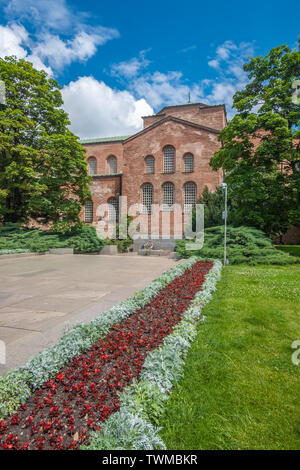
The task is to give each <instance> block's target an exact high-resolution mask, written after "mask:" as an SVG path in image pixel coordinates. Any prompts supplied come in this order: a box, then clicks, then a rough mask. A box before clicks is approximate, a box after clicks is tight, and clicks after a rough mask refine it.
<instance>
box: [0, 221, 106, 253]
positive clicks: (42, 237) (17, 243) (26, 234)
mask: <svg viewBox="0 0 300 470" xmlns="http://www.w3.org/2000/svg"><path fill="white" fill-rule="evenodd" d="M104 244H105V241H104V240H100V239H99V238H98V236H97V233H96V230H95V228H94V227H90V226H88V225H83V227H82V228H81V229H77V230H75V229H74V230H73V231H71V232H68V233H66V234H62V233H59V232H53V231H43V230H36V229H27V228H22V227H18V228H16V227H12V226H11V224H10V225H9V226H8V224H7V225H5V226H3V227H1V228H0V254H1V253H2V254H4V253H5V252H7V251H8V250H9V252H15V253H16V252H21V251H24V252H26V251H32V252H42V251H48V250H49V249H51V248H73V249H74V251H75V252H76V253H91V252H96V251H99V250H100V249H101V248H102V247H103V245H104Z"/></svg>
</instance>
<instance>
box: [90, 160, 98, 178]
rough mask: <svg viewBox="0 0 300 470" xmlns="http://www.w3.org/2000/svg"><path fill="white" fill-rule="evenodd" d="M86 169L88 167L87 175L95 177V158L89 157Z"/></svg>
mask: <svg viewBox="0 0 300 470" xmlns="http://www.w3.org/2000/svg"><path fill="white" fill-rule="evenodd" d="M88 167H89V174H90V175H96V174H97V160H96V158H95V157H90V158H89V159H88Z"/></svg>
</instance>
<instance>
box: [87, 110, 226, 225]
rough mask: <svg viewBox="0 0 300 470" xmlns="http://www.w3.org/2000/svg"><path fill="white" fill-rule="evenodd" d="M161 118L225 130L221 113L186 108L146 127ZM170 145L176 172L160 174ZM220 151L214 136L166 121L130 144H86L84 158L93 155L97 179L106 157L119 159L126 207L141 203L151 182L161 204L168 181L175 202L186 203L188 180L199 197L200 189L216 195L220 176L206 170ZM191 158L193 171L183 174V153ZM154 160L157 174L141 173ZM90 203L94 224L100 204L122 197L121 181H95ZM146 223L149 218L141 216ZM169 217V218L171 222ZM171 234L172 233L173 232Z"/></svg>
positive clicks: (104, 169)
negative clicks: (172, 185)
mask: <svg viewBox="0 0 300 470" xmlns="http://www.w3.org/2000/svg"><path fill="white" fill-rule="evenodd" d="M165 115H173V116H175V117H179V118H181V119H184V120H188V121H191V122H193V123H197V124H202V125H205V126H207V127H211V128H215V129H222V128H223V127H224V125H225V114H224V108H223V107H222V106H219V107H211V108H203V109H202V108H200V107H199V105H198V106H187V107H178V108H176V107H175V108H167V109H166V110H165V111H164V114H162V115H156V116H155V117H148V118H145V120H144V121H145V127H147V126H149V125H151V124H152V123H154V122H157V120H160V119H162V118H163V117H165ZM165 145H172V146H173V147H174V148H175V172H174V173H173V174H164V173H163V148H164V146H165ZM219 148H220V143H219V142H218V134H216V133H213V132H208V131H205V130H202V129H197V128H195V127H192V126H188V125H183V124H181V123H178V122H174V121H167V122H164V123H162V124H161V125H159V126H156V127H155V128H154V129H151V130H149V131H148V132H145V133H142V134H140V135H139V136H137V137H135V138H132V139H130V140H128V141H127V142H123V143H122V142H111V143H94V144H86V149H87V159H88V158H89V157H91V156H93V157H95V158H96V160H97V174H108V173H109V169H108V165H107V158H108V157H109V156H110V155H115V156H116V157H117V172H118V173H119V172H123V175H122V195H123V196H127V198H128V207H129V206H130V205H132V204H134V203H141V202H142V189H141V187H142V185H143V183H146V182H150V183H152V185H153V190H154V192H153V203H154V204H162V196H163V191H162V185H163V183H165V182H167V181H170V182H172V183H173V184H174V186H175V201H174V202H175V203H177V204H180V205H181V206H182V208H183V204H184V184H185V183H186V182H189V181H192V182H194V183H195V184H196V186H197V198H198V197H199V196H200V195H201V193H202V191H203V188H204V186H208V187H209V189H211V190H214V189H215V188H216V186H218V185H219V184H220V183H221V182H222V172H221V171H219V172H214V171H213V170H212V169H211V167H210V166H209V161H210V158H211V157H212V156H213V155H214V153H215V152H216V151H217V150H218V149H219ZM188 152H190V153H192V154H193V155H194V172H192V173H184V162H183V157H184V155H185V154H186V153H188ZM147 155H153V156H154V158H155V173H154V174H153V175H147V174H145V157H146V156H147ZM91 191H92V195H93V203H94V222H96V221H97V219H98V218H97V216H96V211H97V207H98V206H99V205H100V204H103V203H106V202H107V200H108V199H109V198H110V197H112V196H118V195H119V192H120V177H118V176H115V177H113V176H111V177H94V178H93V184H92V185H91ZM144 218H145V219H148V216H145V217H144ZM172 218H173V214H171V219H172ZM171 234H172V233H171Z"/></svg>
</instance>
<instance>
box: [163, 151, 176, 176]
mask: <svg viewBox="0 0 300 470" xmlns="http://www.w3.org/2000/svg"><path fill="white" fill-rule="evenodd" d="M174 169H175V149H174V147H172V145H166V147H164V173H174Z"/></svg>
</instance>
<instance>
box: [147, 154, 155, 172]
mask: <svg viewBox="0 0 300 470" xmlns="http://www.w3.org/2000/svg"><path fill="white" fill-rule="evenodd" d="M145 163H146V173H147V174H149V175H150V174H153V173H154V171H155V160H154V157H152V155H148V157H146V158H145Z"/></svg>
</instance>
